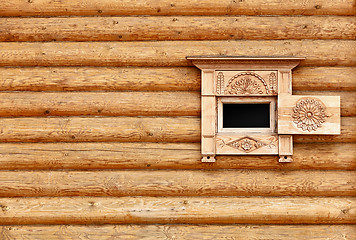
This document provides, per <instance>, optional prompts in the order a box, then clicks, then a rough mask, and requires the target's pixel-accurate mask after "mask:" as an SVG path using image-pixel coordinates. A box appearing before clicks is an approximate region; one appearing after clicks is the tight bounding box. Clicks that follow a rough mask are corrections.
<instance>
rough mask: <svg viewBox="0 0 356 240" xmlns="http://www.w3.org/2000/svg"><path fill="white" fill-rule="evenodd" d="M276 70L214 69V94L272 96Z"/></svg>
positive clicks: (276, 82)
mask: <svg viewBox="0 0 356 240" xmlns="http://www.w3.org/2000/svg"><path fill="white" fill-rule="evenodd" d="M277 78H278V74H277V71H215V82H216V94H217V95H220V96H264V95H267V96H274V95H277V92H278V79H277Z"/></svg>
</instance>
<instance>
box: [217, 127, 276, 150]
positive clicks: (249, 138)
mask: <svg viewBox="0 0 356 240" xmlns="http://www.w3.org/2000/svg"><path fill="white" fill-rule="evenodd" d="M216 153H217V154H221V155H276V154H278V136H277V135H276V134H274V133H273V134H272V133H270V134H268V133H258V134H257V135H256V133H255V135H254V134H253V133H252V134H251V133H249V132H245V133H243V132H241V133H217V135H216Z"/></svg>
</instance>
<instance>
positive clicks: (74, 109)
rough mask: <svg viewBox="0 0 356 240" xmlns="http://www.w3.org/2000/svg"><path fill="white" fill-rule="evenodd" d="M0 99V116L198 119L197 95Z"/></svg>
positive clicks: (96, 94) (99, 94)
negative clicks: (184, 117)
mask: <svg viewBox="0 0 356 240" xmlns="http://www.w3.org/2000/svg"><path fill="white" fill-rule="evenodd" d="M0 99H1V100H0V116H46V115H47V116H80V115H99V116H200V93H199V92H91V93H90V92H81V93H77V92H66V93H57V92H56V93H53V92H51V93H44V92H39V93H37V92H30V93H28V92H26V93H18V92H13V93H0ZM348 110H350V109H348ZM350 111H351V110H350ZM355 115H356V111H355Z"/></svg>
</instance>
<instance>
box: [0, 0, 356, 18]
mask: <svg viewBox="0 0 356 240" xmlns="http://www.w3.org/2000/svg"><path fill="white" fill-rule="evenodd" d="M2 5H3V6H2V12H1V15H2V16H70V15H104V16H105V15H293V14H296V15H354V14H355V12H356V10H355V5H354V2H353V1H352V0H334V1H332V2H330V1H327V0H322V1H318V2H315V1H312V0H307V1H302V2H301V1H296V0H286V1H283V2H281V1H278V0H268V1H266V0H255V1H243V0H242V1H234V2H231V1H229V0H221V1H213V0H199V1H197V0H194V1H188V0H183V1H182V0H180V1H177V0H161V1H155V0H146V1H134V0H127V1H113V0H94V1H86V2H83V1H79V0H71V1H68V0H62V1H50V0H37V1H21V0H6V1H4V2H3V4H2Z"/></svg>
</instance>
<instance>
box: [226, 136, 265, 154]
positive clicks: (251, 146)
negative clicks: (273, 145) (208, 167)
mask: <svg viewBox="0 0 356 240" xmlns="http://www.w3.org/2000/svg"><path fill="white" fill-rule="evenodd" d="M226 145H227V146H230V147H233V148H236V149H238V150H240V151H243V152H246V153H248V152H252V151H254V150H256V149H259V148H261V147H264V146H267V144H266V143H263V142H261V141H258V140H256V139H253V138H251V137H243V138H240V139H237V140H235V141H232V142H229V143H227V144H226Z"/></svg>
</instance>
